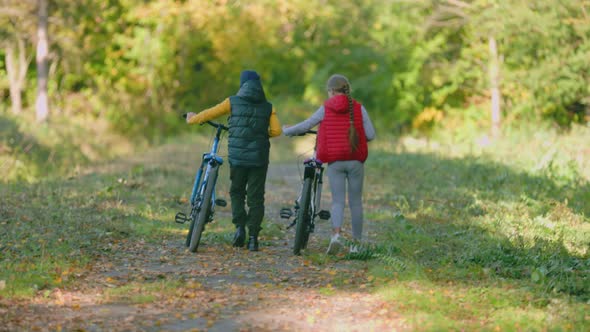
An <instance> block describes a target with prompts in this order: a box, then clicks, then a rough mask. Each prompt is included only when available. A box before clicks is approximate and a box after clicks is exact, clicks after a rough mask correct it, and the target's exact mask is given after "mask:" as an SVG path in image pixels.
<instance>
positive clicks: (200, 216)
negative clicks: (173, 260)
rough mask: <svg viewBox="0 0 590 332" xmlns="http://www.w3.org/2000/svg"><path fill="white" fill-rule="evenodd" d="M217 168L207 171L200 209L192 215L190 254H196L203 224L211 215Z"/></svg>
mask: <svg viewBox="0 0 590 332" xmlns="http://www.w3.org/2000/svg"><path fill="white" fill-rule="evenodd" d="M218 171H219V168H218V167H213V168H211V170H210V171H209V177H208V179H207V180H206V181H207V184H206V185H205V191H204V193H203V199H202V201H201V209H200V210H199V211H198V212H197V213H194V214H193V224H194V227H193V229H192V232H191V234H190V244H189V247H188V249H189V250H190V251H191V252H196V251H197V248H198V247H199V243H200V242H201V235H202V234H203V230H204V229H205V224H206V223H207V221H208V220H209V216H210V214H211V199H212V197H213V189H214V188H215V182H217V174H218Z"/></svg>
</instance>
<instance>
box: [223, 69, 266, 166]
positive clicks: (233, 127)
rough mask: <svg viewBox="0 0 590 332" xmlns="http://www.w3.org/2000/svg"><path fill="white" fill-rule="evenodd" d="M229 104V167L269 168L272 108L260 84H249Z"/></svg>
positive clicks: (256, 82)
mask: <svg viewBox="0 0 590 332" xmlns="http://www.w3.org/2000/svg"><path fill="white" fill-rule="evenodd" d="M229 101H230V104H231V116H230V118H229V121H228V124H229V139H228V150H229V153H228V159H229V164H230V165H231V166H243V167H257V166H265V165H267V164H268V157H269V151H270V141H269V136H268V126H269V123H270V115H271V113H272V104H271V103H269V102H268V101H266V96H265V95H264V90H263V89H262V85H261V84H260V80H250V81H246V82H245V83H244V85H242V87H241V88H240V90H239V91H238V94H237V95H236V96H231V97H229Z"/></svg>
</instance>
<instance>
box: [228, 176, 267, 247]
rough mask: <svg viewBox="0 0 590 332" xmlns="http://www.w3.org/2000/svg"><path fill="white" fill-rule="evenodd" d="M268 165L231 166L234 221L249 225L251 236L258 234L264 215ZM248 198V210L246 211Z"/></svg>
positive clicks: (240, 224) (236, 223) (241, 224)
mask: <svg viewBox="0 0 590 332" xmlns="http://www.w3.org/2000/svg"><path fill="white" fill-rule="evenodd" d="M267 170H268V165H264V166H259V167H240V166H230V168H229V177H230V180H231V185H230V189H229V194H230V196H231V212H232V222H233V223H234V225H236V227H237V226H248V230H249V234H250V236H258V233H259V232H260V230H261V229H262V227H260V225H261V224H262V218H263V217H264V186H265V184H266V171H267ZM246 199H247V200H248V201H247V202H248V212H246Z"/></svg>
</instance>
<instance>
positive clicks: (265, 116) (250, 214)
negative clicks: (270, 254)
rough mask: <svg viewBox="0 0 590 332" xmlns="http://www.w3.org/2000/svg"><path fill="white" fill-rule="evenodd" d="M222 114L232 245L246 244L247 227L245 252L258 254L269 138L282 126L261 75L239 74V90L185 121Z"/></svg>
mask: <svg viewBox="0 0 590 332" xmlns="http://www.w3.org/2000/svg"><path fill="white" fill-rule="evenodd" d="M223 115H229V116H230V117H229V120H228V127H229V139H228V159H229V165H230V180H231V184H230V197H231V207H232V222H233V224H234V225H235V226H236V232H235V234H234V239H233V246H234V247H243V246H244V245H245V240H246V227H248V235H249V237H248V250H250V251H258V234H259V233H260V230H261V229H262V227H261V224H262V218H263V217H264V187H265V184H266V173H267V170H268V162H269V150H270V141H269V137H275V136H279V135H280V134H281V125H280V122H279V119H278V117H277V114H276V111H275V109H274V107H273V106H272V104H271V103H269V102H268V101H267V100H266V96H265V94H264V90H263V88H262V84H261V83H260V76H259V75H258V74H257V73H256V72H255V71H252V70H244V71H243V72H242V73H241V75H240V89H239V91H238V93H237V94H236V95H235V96H231V97H229V98H226V99H225V100H224V101H222V102H221V103H219V104H218V105H216V106H214V107H212V108H209V109H206V110H204V111H202V112H200V113H198V114H195V113H188V114H187V117H186V122H187V123H189V124H195V123H198V124H202V123H204V122H206V121H209V120H212V119H214V118H217V117H220V116H223ZM246 203H247V204H248V211H246Z"/></svg>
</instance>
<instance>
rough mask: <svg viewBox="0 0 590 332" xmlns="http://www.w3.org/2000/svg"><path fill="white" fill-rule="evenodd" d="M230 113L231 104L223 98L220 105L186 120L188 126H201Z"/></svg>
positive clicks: (227, 99)
mask: <svg viewBox="0 0 590 332" xmlns="http://www.w3.org/2000/svg"><path fill="white" fill-rule="evenodd" d="M230 112H231V104H230V102H229V98H225V100H224V101H222V102H221V103H219V104H217V105H215V106H213V107H211V108H208V109H206V110H204V111H202V112H199V113H198V114H197V115H195V116H193V117H191V118H190V119H189V120H188V123H189V124H195V123H197V124H202V123H204V122H207V121H209V120H213V119H215V118H217V117H220V116H222V115H225V114H229V113H230Z"/></svg>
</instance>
